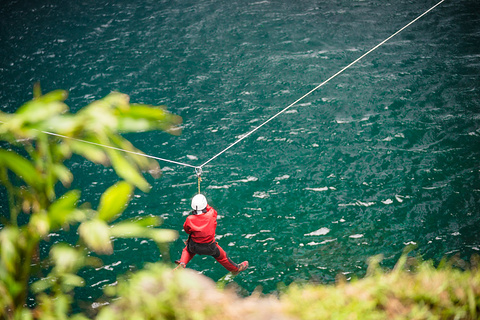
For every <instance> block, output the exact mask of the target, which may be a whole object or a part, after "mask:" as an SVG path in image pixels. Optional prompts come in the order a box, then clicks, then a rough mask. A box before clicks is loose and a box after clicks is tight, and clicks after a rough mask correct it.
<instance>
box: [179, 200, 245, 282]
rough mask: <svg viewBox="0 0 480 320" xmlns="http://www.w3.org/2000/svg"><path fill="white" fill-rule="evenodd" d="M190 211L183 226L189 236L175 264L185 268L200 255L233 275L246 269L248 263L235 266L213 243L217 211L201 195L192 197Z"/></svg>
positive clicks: (216, 244) (215, 243)
mask: <svg viewBox="0 0 480 320" xmlns="http://www.w3.org/2000/svg"><path fill="white" fill-rule="evenodd" d="M192 209H193V211H192V214H191V215H189V216H188V217H187V219H186V220H185V223H184V224H183V229H184V230H185V232H186V233H188V234H189V236H188V240H187V242H186V246H185V248H184V249H183V251H182V256H181V258H180V260H177V261H175V262H176V263H177V264H179V266H182V267H183V268H185V266H186V265H187V264H188V263H189V262H190V260H192V258H193V257H194V256H195V255H196V254H200V255H208V256H212V257H214V258H215V260H217V261H218V262H219V263H220V264H221V265H222V266H224V267H225V269H227V270H228V271H231V272H232V273H235V274H236V273H239V272H240V271H243V270H245V269H247V267H248V261H243V262H242V263H240V264H236V263H235V262H233V261H232V260H230V258H229V257H228V255H227V253H226V252H225V250H223V249H222V247H220V246H219V245H218V243H217V242H216V241H215V230H216V228H217V211H216V210H215V209H213V208H212V207H211V206H209V205H208V203H207V199H206V198H205V196H204V195H203V194H197V195H196V196H195V197H193V199H192Z"/></svg>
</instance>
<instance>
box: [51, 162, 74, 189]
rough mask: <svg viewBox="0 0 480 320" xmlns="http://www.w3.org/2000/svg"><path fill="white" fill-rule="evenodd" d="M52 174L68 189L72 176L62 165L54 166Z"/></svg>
mask: <svg viewBox="0 0 480 320" xmlns="http://www.w3.org/2000/svg"><path fill="white" fill-rule="evenodd" d="M53 172H54V173H55V175H56V176H57V178H58V180H60V182H61V183H62V184H63V186H64V187H65V188H68V187H69V186H70V184H71V183H72V181H73V174H72V173H71V172H70V170H68V169H67V167H65V166H64V165H62V164H54V165H53Z"/></svg>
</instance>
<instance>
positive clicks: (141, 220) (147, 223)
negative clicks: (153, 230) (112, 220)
mask: <svg viewBox="0 0 480 320" xmlns="http://www.w3.org/2000/svg"><path fill="white" fill-rule="evenodd" d="M132 222H133V223H135V224H136V225H137V226H141V227H158V226H160V225H161V224H162V223H163V219H162V218H161V217H158V216H154V215H150V216H142V217H135V218H130V219H126V220H123V221H122V222H119V223H117V224H116V225H120V224H122V223H132Z"/></svg>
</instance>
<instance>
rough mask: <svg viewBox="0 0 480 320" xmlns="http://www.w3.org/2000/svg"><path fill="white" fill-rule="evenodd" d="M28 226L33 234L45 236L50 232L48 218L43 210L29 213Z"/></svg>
mask: <svg viewBox="0 0 480 320" xmlns="http://www.w3.org/2000/svg"><path fill="white" fill-rule="evenodd" d="M28 227H29V229H30V230H31V231H33V234H35V235H37V236H39V237H45V236H46V235H47V234H48V233H49V232H50V219H48V216H47V215H46V214H45V212H43V211H41V212H36V213H34V214H32V215H31V217H30V221H29V222H28Z"/></svg>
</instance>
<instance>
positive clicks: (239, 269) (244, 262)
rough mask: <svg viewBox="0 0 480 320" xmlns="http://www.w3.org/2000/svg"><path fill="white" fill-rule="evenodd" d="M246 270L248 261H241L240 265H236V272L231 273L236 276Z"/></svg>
mask: <svg viewBox="0 0 480 320" xmlns="http://www.w3.org/2000/svg"><path fill="white" fill-rule="evenodd" d="M247 268H248V261H243V262H242V263H240V264H239V265H238V270H237V271H235V272H232V273H233V274H234V275H237V274H239V273H240V272H242V271H243V270H246V269H247Z"/></svg>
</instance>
